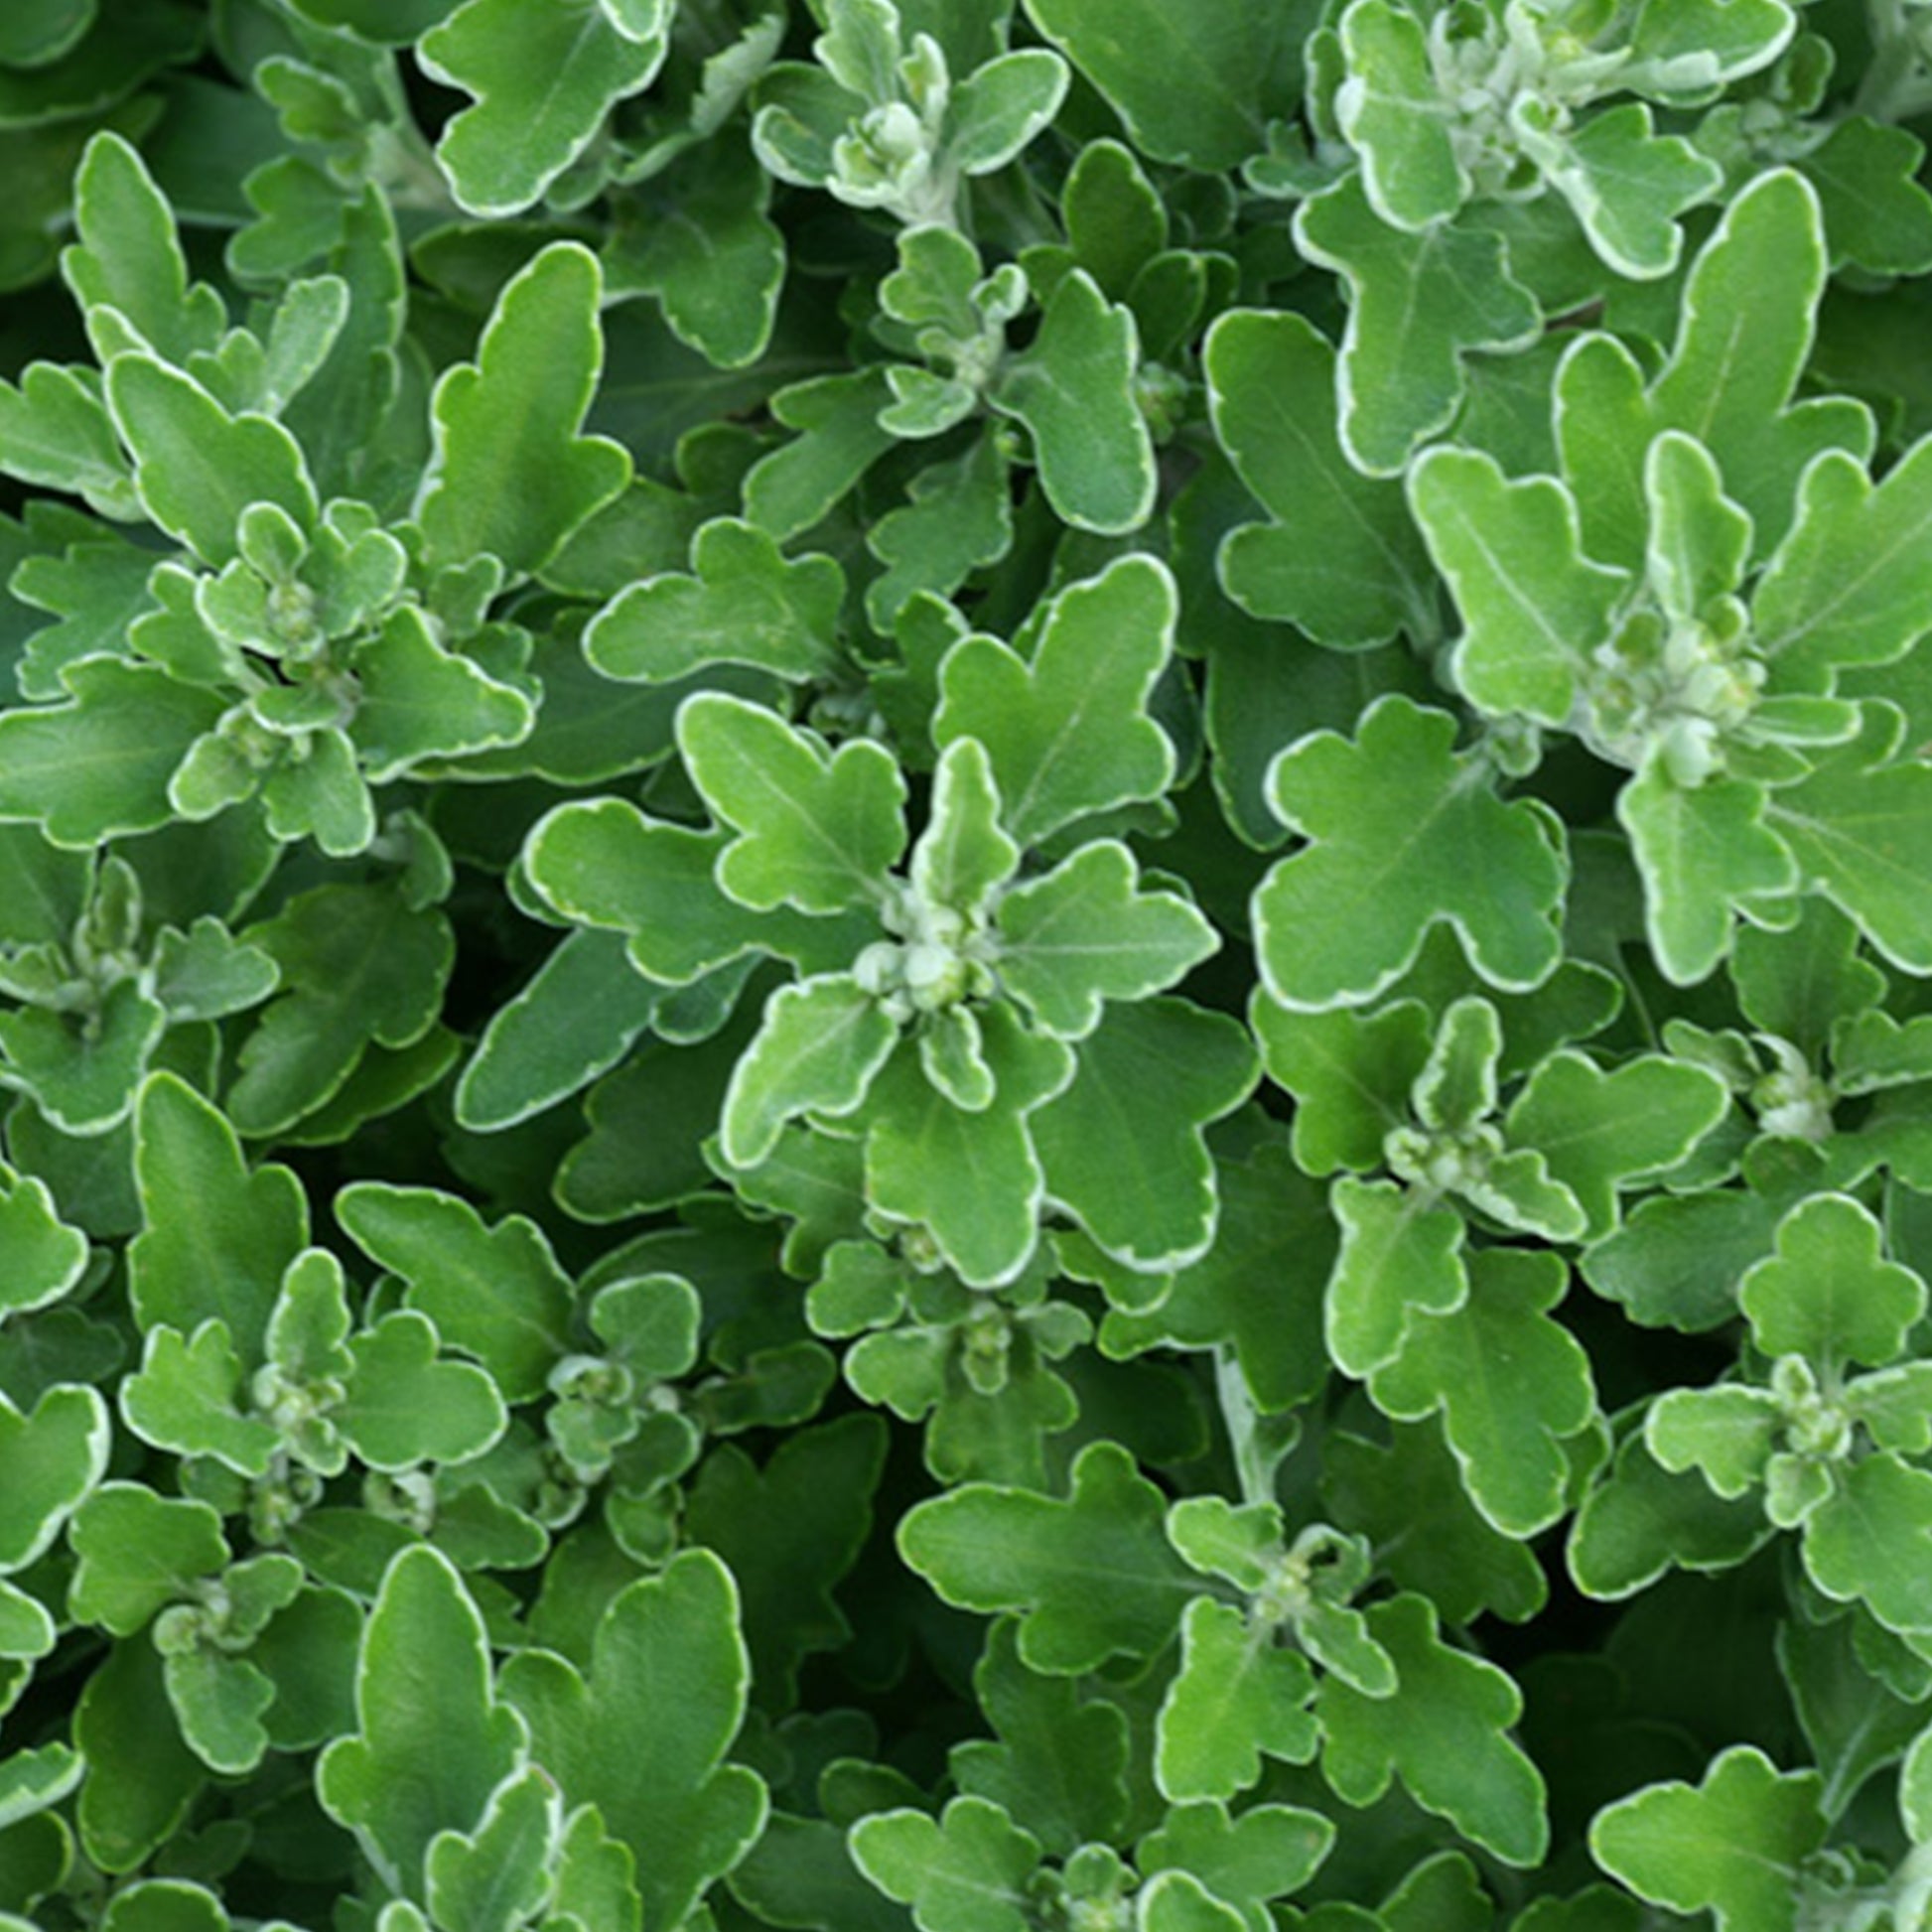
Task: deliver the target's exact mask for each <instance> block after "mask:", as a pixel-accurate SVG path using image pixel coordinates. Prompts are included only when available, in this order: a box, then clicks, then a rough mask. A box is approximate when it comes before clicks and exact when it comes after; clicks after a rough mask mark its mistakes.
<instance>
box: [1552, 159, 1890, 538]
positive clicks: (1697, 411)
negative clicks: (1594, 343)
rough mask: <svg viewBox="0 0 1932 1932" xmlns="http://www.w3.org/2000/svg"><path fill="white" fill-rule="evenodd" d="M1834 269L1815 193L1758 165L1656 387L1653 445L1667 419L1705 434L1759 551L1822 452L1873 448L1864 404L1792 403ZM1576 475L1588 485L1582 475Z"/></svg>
mask: <svg viewBox="0 0 1932 1932" xmlns="http://www.w3.org/2000/svg"><path fill="white" fill-rule="evenodd" d="M1825 278H1826V260H1825V250H1824V237H1823V233H1822V229H1821V223H1820V215H1819V208H1818V200H1817V197H1816V195H1815V194H1814V193H1813V191H1812V189H1811V188H1810V187H1809V186H1808V185H1807V184H1806V182H1805V181H1804V180H1803V179H1802V178H1801V177H1800V176H1799V175H1797V174H1795V173H1793V172H1792V171H1791V170H1790V169H1776V170H1772V171H1770V172H1767V173H1764V174H1760V175H1759V176H1758V177H1757V178H1756V179H1755V180H1754V181H1752V182H1751V183H1750V184H1749V185H1748V186H1747V187H1745V188H1744V189H1743V190H1742V191H1741V192H1740V193H1739V194H1738V195H1737V197H1736V199H1735V200H1733V201H1732V203H1731V204H1730V206H1729V207H1728V208H1726V209H1725V215H1724V218H1723V219H1722V220H1721V221H1720V222H1719V223H1718V227H1717V230H1716V232H1715V233H1713V235H1712V236H1711V239H1710V240H1709V241H1707V242H1706V243H1705V245H1704V247H1703V249H1702V250H1700V252H1699V254H1698V258H1697V260H1696V261H1695V262H1694V263H1693V264H1692V266H1691V272H1690V275H1689V276H1688V277H1687V279H1686V281H1685V284H1684V296H1683V305H1682V313H1681V319H1680V322H1679V326H1678V333H1677V339H1676V341H1675V343H1674V344H1673V345H1672V348H1671V354H1670V359H1669V361H1668V363H1667V364H1666V366H1665V369H1664V372H1663V374H1662V375H1660V376H1659V377H1658V378H1657V380H1656V382H1655V383H1654V384H1653V385H1652V387H1651V390H1650V412H1649V414H1650V427H1649V430H1648V431H1647V432H1646V433H1645V434H1644V437H1643V441H1644V444H1645V445H1647V444H1648V442H1649V438H1650V435H1651V434H1654V433H1655V432H1656V431H1657V430H1661V429H1681V430H1685V431H1688V432H1689V433H1690V434H1691V435H1693V436H1695V437H1696V438H1697V439H1698V441H1699V442H1701V443H1702V444H1703V445H1704V446H1705V448H1706V449H1707V450H1709V451H1710V453H1711V454H1712V456H1714V457H1715V458H1716V459H1717V462H1718V467H1719V469H1720V470H1721V471H1722V473H1723V475H1724V480H1725V492H1726V493H1727V494H1728V495H1730V496H1732V497H1734V498H1735V499H1736V500H1737V501H1738V502H1739V503H1740V504H1742V505H1743V507H1744V509H1745V510H1746V511H1747V512H1748V513H1749V515H1750V518H1751V522H1752V525H1753V527H1754V529H1755V531H1756V539H1757V545H1758V549H1759V554H1762V553H1763V552H1764V551H1767V550H1769V549H1771V548H1773V547H1774V546H1775V545H1776V544H1778V543H1779V542H1780V540H1781V539H1782V537H1783V535H1784V532H1785V530H1786V528H1787V527H1788V526H1789V523H1790V520H1791V514H1792V506H1793V504H1794V502H1795V501H1796V500H1797V485H1798V479H1799V477H1800V475H1801V474H1802V472H1803V471H1804V470H1805V468H1806V466H1807V465H1808V464H1809V463H1810V462H1811V460H1812V459H1813V458H1814V457H1816V456H1817V455H1818V454H1819V453H1820V452H1821V451H1823V450H1832V449H1837V450H1848V451H1850V452H1851V453H1852V454H1853V455H1854V456H1858V457H1863V456H1866V455H1868V454H1869V452H1870V447H1871V424H1870V419H1869V417H1868V416H1867V415H1866V414H1865V412H1864V411H1863V409H1862V408H1861V407H1860V405H1858V404H1856V403H1852V402H1849V401H1847V400H1846V399H1845V398H1843V397H1836V396H1834V397H1814V398H1808V399H1806V400H1804V401H1801V402H1797V403H1795V404H1794V403H1793V402H1792V397H1793V395H1794V394H1795V392H1796V390H1797V387H1798V379H1799V376H1800V373H1801V372H1802V370H1803V369H1804V367H1805V364H1806V362H1807V361H1808V359H1809V357H1810V353H1811V345H1812V340H1813V334H1814V330H1815V320H1816V310H1817V306H1818V299H1819V295H1820V293H1821V292H1822V290H1823V288H1824V286H1825ZM1559 386H1560V388H1561V384H1560V385H1559ZM1572 482H1573V483H1575V485H1576V486H1577V488H1578V491H1579V494H1580V496H1582V495H1584V494H1586V493H1587V484H1586V483H1585V482H1584V480H1583V479H1582V478H1581V477H1573V478H1572Z"/></svg>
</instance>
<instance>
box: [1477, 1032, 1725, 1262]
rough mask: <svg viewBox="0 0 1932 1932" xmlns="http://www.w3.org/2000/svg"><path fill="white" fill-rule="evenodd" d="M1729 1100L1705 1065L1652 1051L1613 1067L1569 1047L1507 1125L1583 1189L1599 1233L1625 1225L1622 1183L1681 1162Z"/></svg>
mask: <svg viewBox="0 0 1932 1932" xmlns="http://www.w3.org/2000/svg"><path fill="white" fill-rule="evenodd" d="M1729 1105H1730V1095H1729V1093H1728V1092H1727V1091H1726V1090H1725V1085H1724V1082H1723V1081H1722V1080H1720V1079H1719V1078H1718V1076H1717V1075H1716V1074H1715V1073H1712V1072H1710V1071H1709V1070H1708V1069H1706V1068H1704V1067H1701V1066H1691V1065H1688V1064H1686V1063H1685V1062H1684V1061H1681V1060H1670V1059H1665V1058H1663V1057H1661V1056H1660V1055H1656V1054H1645V1055H1644V1056H1642V1057H1641V1058H1638V1059H1633V1060H1626V1061H1625V1062H1624V1063H1623V1064H1622V1065H1620V1066H1618V1067H1616V1068H1614V1069H1613V1070H1612V1071H1610V1072H1608V1073H1604V1072H1602V1071H1600V1070H1599V1069H1598V1068H1597V1066H1596V1065H1595V1063H1594V1062H1593V1061H1591V1060H1590V1059H1588V1058H1587V1056H1586V1055H1585V1054H1583V1053H1580V1052H1578V1051H1576V1049H1575V1048H1572V1047H1565V1048H1563V1049H1562V1050H1561V1051H1559V1052H1556V1053H1552V1054H1551V1055H1550V1057H1549V1058H1548V1059H1546V1060H1544V1061H1543V1062H1542V1063H1541V1064H1540V1065H1539V1066H1538V1067H1537V1069H1536V1071H1535V1072H1534V1073H1532V1074H1531V1075H1530V1077H1529V1080H1528V1081H1527V1083H1526V1084H1525V1085H1524V1087H1523V1090H1522V1092H1521V1093H1519V1094H1518V1095H1517V1097H1516V1099H1515V1101H1514V1103H1513V1104H1512V1105H1511V1107H1510V1109H1509V1112H1508V1114H1507V1116H1506V1117H1505V1129H1506V1132H1507V1133H1508V1136H1509V1139H1510V1143H1511V1145H1513V1146H1522V1147H1531V1148H1534V1149H1536V1151H1537V1152H1538V1153H1539V1154H1541V1155H1542V1156H1543V1158H1544V1160H1545V1161H1546V1162H1547V1163H1548V1164H1549V1169H1550V1173H1551V1174H1552V1175H1553V1176H1554V1177H1555V1178H1556V1179H1557V1180H1559V1181H1560V1182H1562V1183H1563V1185H1564V1186H1566V1187H1568V1188H1569V1189H1570V1191H1571V1192H1572V1193H1573V1194H1575V1195H1576V1197H1577V1199H1578V1201H1579V1202H1580V1203H1581V1205H1582V1207H1583V1209H1584V1212H1585V1214H1586V1215H1587V1219H1588V1235H1589V1237H1591V1238H1594V1237H1597V1236H1601V1235H1605V1234H1607V1233H1609V1231H1610V1230H1611V1228H1613V1227H1614V1226H1615V1225H1616V1217H1617V1206H1616V1195H1617V1190H1618V1189H1619V1188H1620V1187H1622V1186H1624V1185H1625V1184H1627V1183H1628V1182H1629V1181H1631V1180H1633V1179H1634V1178H1636V1177H1637V1176H1638V1175H1640V1174H1644V1173H1654V1172H1656V1171H1658V1170H1661V1169H1665V1168H1673V1167H1676V1166H1677V1164H1678V1163H1679V1162H1680V1161H1683V1160H1684V1159H1686V1158H1687V1157H1688V1156H1689V1154H1690V1153H1691V1150H1692V1149H1693V1148H1695V1147H1696V1146H1697V1145H1698V1143H1699V1142H1700V1141H1701V1140H1703V1139H1704V1137H1705V1135H1707V1134H1708V1133H1710V1131H1711V1130H1712V1129H1713V1128H1714V1127H1716V1126H1717V1124H1718V1122H1719V1121H1721V1120H1722V1119H1723V1118H1724V1116H1725V1110H1726V1109H1727V1108H1728V1107H1729Z"/></svg>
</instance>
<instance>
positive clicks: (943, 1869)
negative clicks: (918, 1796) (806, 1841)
mask: <svg viewBox="0 0 1932 1932" xmlns="http://www.w3.org/2000/svg"><path fill="white" fill-rule="evenodd" d="M848 1842H849V1843H850V1845H851V1848H852V1858H853V1862H854V1863H856V1864H857V1865H858V1867H859V1869H860V1870H861V1871H863V1872H864V1873H865V1874H866V1876H867V1877H868V1878H870V1879H871V1880H872V1882H873V1883H874V1884H875V1885H877V1886H878V1887H879V1889H880V1890H881V1891H883V1892H884V1893H885V1894H886V1895H887V1897H889V1898H896V1899H897V1900H898V1901H899V1903H900V1904H903V1905H909V1906H910V1907H911V1908H912V1917H913V1920H914V1922H915V1923H916V1924H917V1925H918V1926H919V1928H920V1932H1027V1928H1028V1927H1029V1926H1030V1925H1032V1923H1033V1916H1032V1914H1031V1912H1030V1911H1029V1910H1028V1905H1029V1892H1028V1888H1027V1881H1028V1880H1029V1879H1030V1878H1031V1877H1032V1876H1033V1873H1034V1869H1035V1866H1036V1865H1037V1864H1038V1863H1039V1841H1038V1840H1037V1839H1036V1838H1035V1837H1034V1835H1033V1834H1032V1833H1031V1832H1027V1831H1023V1830H1022V1829H1021V1828H1020V1827H1019V1826H1018V1825H1016V1824H1015V1823H1014V1822H1013V1820H1012V1819H1010V1818H1009V1817H1008V1816H1007V1814H1006V1812H1005V1811H1004V1810H1003V1809H1002V1808H1001V1807H1000V1806H999V1805H996V1804H993V1803H992V1802H990V1801H989V1800H988V1799H985V1798H974V1797H964V1798H954V1799H953V1800H952V1801H951V1802H950V1803H949V1804H948V1805H947V1806H946V1808H945V1810H944V1811H943V1812H942V1813H941V1814H940V1815H939V1817H938V1818H937V1819H933V1818H929V1817H928V1816H927V1815H926V1814H925V1813H924V1812H922V1811H909V1810H904V1811H881V1812H875V1813H873V1814H872V1815H871V1816H870V1817H868V1818H862V1819H860V1820H859V1822H858V1823H857V1824H856V1825H855V1826H853V1828H852V1832H851V1836H850V1839H849V1841H848Z"/></svg>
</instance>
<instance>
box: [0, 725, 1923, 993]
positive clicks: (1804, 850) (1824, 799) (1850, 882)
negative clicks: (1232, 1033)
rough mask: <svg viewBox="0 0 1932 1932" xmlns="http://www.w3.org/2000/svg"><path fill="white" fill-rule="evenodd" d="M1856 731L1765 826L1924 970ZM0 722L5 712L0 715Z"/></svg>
mask: <svg viewBox="0 0 1932 1932" xmlns="http://www.w3.org/2000/svg"><path fill="white" fill-rule="evenodd" d="M1863 714H1864V722H1863V729H1862V730H1861V731H1860V734H1859V736H1858V738H1857V739H1856V740H1855V741H1853V743H1852V744H1850V745H1846V746H1834V747H1831V748H1830V749H1828V750H1826V749H1821V750H1820V751H1818V752H1816V753H1814V754H1813V756H1812V764H1813V768H1812V772H1811V774H1810V776H1808V777H1806V778H1803V779H1801V780H1800V781H1799V782H1798V783H1796V784H1792V785H1787V786H1784V787H1782V788H1781V789H1779V790H1778V791H1777V792H1775V793H1774V794H1773V795H1772V797H1771V799H1770V800H1769V802H1768V803H1767V804H1766V806H1765V809H1764V818H1765V822H1766V825H1767V827H1768V828H1769V830H1770V831H1771V832H1773V833H1775V834H1776V836H1777V838H1778V839H1779V840H1780V841H1781V842H1782V843H1783V844H1784V845H1785V846H1786V847H1787V848H1788V849H1789V851H1790V853H1791V856H1792V857H1793V858H1794V859H1795V860H1796V862H1797V867H1798V873H1799V876H1800V877H1801V878H1802V879H1803V880H1804V881H1805V882H1806V883H1807V884H1808V885H1810V886H1811V887H1812V888H1813V889H1814V890H1815V891H1818V892H1822V893H1823V894H1824V895H1825V897H1827V898H1829V899H1830V900H1831V901H1832V902H1833V903H1834V904H1835V905H1837V906H1838V907H1839V908H1840V909H1841V910H1842V911H1844V912H1846V913H1848V914H1849V915H1850V916H1851V917H1852V918H1853V919H1854V920H1855V921H1856V922H1857V924H1858V926H1859V929H1860V930H1861V931H1862V932H1863V934H1864V936H1865V937H1866V938H1867V939H1869V940H1870V941H1871V943H1872V945H1873V946H1875V947H1876V948H1877V949H1878V951H1879V952H1880V953H1881V954H1882V955H1883V956H1884V957H1885V958H1886V959H1888V960H1890V961H1892V963H1893V964H1894V965H1897V966H1901V967H1903V968H1904V970H1905V971H1906V972H1908V973H1925V972H1928V971H1932V838H1928V836H1927V833H1928V828H1929V827H1932V766H1928V765H1926V764H1925V763H1924V762H1922V761H1921V760H1919V759H1915V758H1908V759H1898V758H1897V752H1898V749H1899V741H1900V737H1901V734H1902V731H1903V726H1904V719H1903V718H1902V716H1901V715H1900V714H1899V713H1898V712H1897V711H1895V710H1894V709H1893V708H1892V707H1891V706H1890V705H1888V704H1883V703H1876V702H1870V701H1867V702H1866V703H1865V704H1864V705H1863ZM0 723H4V721H0Z"/></svg>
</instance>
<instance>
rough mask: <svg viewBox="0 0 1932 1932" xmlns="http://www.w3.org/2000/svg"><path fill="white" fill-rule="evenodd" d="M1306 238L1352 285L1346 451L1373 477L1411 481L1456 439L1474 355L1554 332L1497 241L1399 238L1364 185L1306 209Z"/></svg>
mask: <svg viewBox="0 0 1932 1932" xmlns="http://www.w3.org/2000/svg"><path fill="white" fill-rule="evenodd" d="M1295 235H1296V240H1297V242H1298V243H1299V244H1300V247H1301V249H1302V252H1303V253H1304V254H1305V255H1306V256H1308V258H1309V259H1310V260H1311V261H1312V262H1314V263H1315V264H1316V265H1317V266H1318V267H1321V268H1327V269H1332V270H1333V271H1334V272H1335V273H1336V274H1338V275H1340V276H1341V277H1342V279H1343V280H1344V281H1345V282H1346V283H1347V284H1348V290H1349V297H1350V306H1349V311H1348V329H1347V333H1346V334H1345V335H1344V336H1343V337H1342V343H1341V362H1340V369H1339V377H1338V381H1339V392H1340V398H1341V441H1342V447H1343V449H1345V450H1346V451H1347V452H1348V458H1349V461H1350V462H1351V463H1353V464H1354V465H1355V467H1356V468H1357V469H1358V470H1360V471H1362V472H1363V473H1364V475H1367V476H1371V477H1393V476H1397V475H1399V474H1400V473H1401V472H1402V470H1403V468H1404V466H1405V465H1406V464H1407V463H1408V460H1409V457H1410V455H1411V453H1412V452H1413V451H1414V450H1415V449H1416V447H1417V446H1418V445H1419V444H1421V443H1423V442H1425V441H1426V440H1427V439H1428V438H1430V437H1431V436H1433V435H1435V434H1436V432H1437V431H1438V430H1441V429H1445V428H1447V427H1448V425H1449V421H1450V419H1451V418H1452V417H1453V416H1454V414H1455V411H1456V407H1457V405H1458V404H1459V402H1460V401H1461V399H1462V383H1463V377H1462V358H1463V356H1464V355H1467V354H1470V353H1472V352H1474V351H1477V350H1502V351H1509V350H1514V349H1521V348H1525V347H1527V346H1528V345H1529V344H1530V343H1531V342H1532V341H1533V340H1534V339H1535V337H1536V335H1537V332H1538V331H1539V330H1540V329H1541V328H1542V317H1541V315H1540V313H1539V311H1538V308H1537V305H1536V301H1535V299H1534V297H1532V296H1531V295H1530V294H1529V292H1528V291H1527V290H1525V289H1524V288H1523V287H1522V286H1521V284H1519V283H1518V282H1517V281H1515V280H1514V279H1513V278H1512V276H1511V275H1510V273H1509V270H1508V267H1507V264H1506V259H1505V256H1504V253H1503V245H1502V241H1501V239H1500V238H1499V237H1498V236H1497V235H1495V234H1493V233H1488V232H1485V231H1483V230H1480V229H1474V228H1460V227H1457V226H1455V225H1454V224H1453V223H1451V222H1440V223H1438V224H1437V225H1435V226H1434V227H1431V228H1429V229H1427V230H1426V231H1425V232H1423V233H1421V234H1407V233H1404V232H1403V230H1401V229H1400V228H1392V227H1390V226H1388V225H1387V224H1386V223H1385V222H1384V221H1382V220H1381V218H1380V217H1379V216H1378V215H1377V214H1376V213H1375V211H1374V209H1373V208H1372V207H1370V206H1369V203H1368V198H1367V194H1366V191H1365V189H1364V187H1363V184H1362V180H1361V177H1360V176H1359V175H1349V176H1346V177H1344V178H1343V179H1342V180H1341V181H1340V182H1338V183H1336V185H1335V186H1334V187H1333V188H1330V189H1327V190H1325V191H1324V192H1323V193H1321V194H1320V195H1317V196H1316V197H1315V198H1314V199H1313V200H1312V201H1309V202H1305V203H1304V204H1303V205H1302V207H1301V208H1300V209H1299V210H1298V212H1297V214H1296V219H1295Z"/></svg>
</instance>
